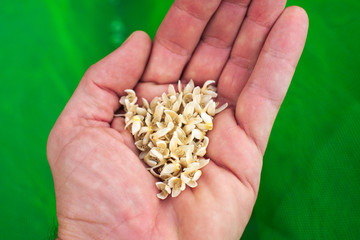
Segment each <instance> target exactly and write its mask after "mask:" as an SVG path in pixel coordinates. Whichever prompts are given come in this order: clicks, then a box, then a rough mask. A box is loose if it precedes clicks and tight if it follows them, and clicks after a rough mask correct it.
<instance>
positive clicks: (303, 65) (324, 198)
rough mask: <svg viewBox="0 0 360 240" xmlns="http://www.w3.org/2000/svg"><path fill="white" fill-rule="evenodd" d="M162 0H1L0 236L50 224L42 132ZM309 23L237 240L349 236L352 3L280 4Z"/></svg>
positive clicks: (149, 26) (358, 152) (355, 97)
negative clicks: (87, 75) (302, 12)
mask: <svg viewBox="0 0 360 240" xmlns="http://www.w3.org/2000/svg"><path fill="white" fill-rule="evenodd" d="M171 2H172V1H168V0H151V1H150V0H142V1H140V0H137V1H125V0H123V1H121V0H107V1H104V0H79V1H70V0H62V1H59V0H38V1H35V0H24V1H10V0H2V1H1V4H0V66H1V70H0V81H1V86H0V113H1V116H0V134H1V138H0V239H6V240H7V239H9V240H12V239H48V237H49V236H51V233H52V232H53V230H54V226H56V212H55V197H54V189H53V182H52V176H51V172H50V169H49V166H48V164H47V160H46V141H47V135H48V133H49V131H50V129H51V127H52V126H53V124H54V122H55V120H56V118H57V117H58V115H59V114H60V112H61V110H62V109H63V107H64V105H65V104H66V102H67V100H68V99H69V97H70V96H71V94H72V92H73V91H74V89H75V87H76V86H77V83H78V81H79V79H80V78H81V77H82V75H83V74H84V72H85V70H86V69H87V68H88V67H89V66H90V65H91V64H92V63H94V62H96V61H98V60H99V59H101V58H102V57H104V56H105V55H107V54H108V53H109V52H111V51H112V50H114V49H115V48H116V47H117V46H119V45H120V44H121V42H122V41H123V40H124V39H125V38H126V36H128V35H129V34H130V33H131V32H132V31H134V30H138V29H141V30H144V31H146V32H148V33H149V34H150V36H152V37H153V36H154V34H155V31H156V29H157V27H158V25H159V24H160V22H161V20H162V18H163V17H164V15H165V14H166V11H167V10H168V8H169V6H170V5H171ZM288 5H300V6H302V7H303V8H305V9H306V10H307V12H308V14H309V18H310V29H309V36H308V40H307V44H306V47H305V50H304V54H303V56H302V58H301V60H300V63H299V66H298V68H297V71H296V73H295V76H294V79H293V83H292V84H291V86H290V89H289V92H288V95H287V97H286V99H285V102H284V104H283V106H282V108H281V110H280V113H279V116H278V118H277V120H276V122H275V126H274V128H273V132H272V135H271V138H270V142H269V145H268V149H267V152H266V155H265V157H264V168H263V172H262V182H261V186H260V192H259V197H258V200H257V203H256V205H255V208H254V212H253V215H252V218H251V220H250V222H249V224H248V226H247V228H246V230H245V233H244V235H243V238H242V239H360V161H359V160H360V139H359V136H360V14H359V11H360V2H359V1H355V0H354V1H351V0H347V1H335V0H330V1H329V0H328V1H325V0H317V1H313V0H303V1H295V0H293V1H289V2H288Z"/></svg>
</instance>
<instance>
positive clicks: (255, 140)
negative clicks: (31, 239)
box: [48, 0, 308, 239]
mask: <svg viewBox="0 0 360 240" xmlns="http://www.w3.org/2000/svg"><path fill="white" fill-rule="evenodd" d="M284 6H285V1H284V0H281V1H271V0H253V1H251V2H250V0H226V1H225V0H223V1H220V0H211V1H209V0H199V1H191V0H177V1H175V3H174V4H173V6H172V7H171V9H170V10H169V12H168V14H167V16H166V17H165V19H164V21H163V23H162V25H161V26H160V27H159V30H158V32H157V35H156V37H155V39H154V43H153V44H152V43H151V40H150V39H149V37H148V36H147V35H146V34H145V33H143V32H135V33H134V34H133V35H132V36H131V37H130V38H129V39H128V40H127V41H126V42H125V43H124V44H123V46H121V47H120V48H119V49H117V50H116V51H114V52H113V53H111V54H110V55H109V56H107V57H106V58H104V59H103V60H101V61H100V62H98V63H96V64H94V65H93V66H92V67H90V68H89V70H88V71H87V72H86V74H85V75H84V77H83V79H82V81H81V82H80V84H79V86H78V88H77V89H76V91H75V93H74V95H73V96H72V98H71V99H70V101H69V102H68V104H67V106H66V107H65V109H64V111H63V113H62V114H61V116H60V117H59V119H58V121H57V123H56V124H55V126H54V128H53V130H52V132H51V134H50V136H49V140H48V159H49V163H50V166H51V170H52V172H53V177H54V183H55V191H56V201H57V214H58V221H59V238H60V239H238V238H239V237H240V236H241V234H242V232H243V230H244V228H245V226H246V224H247V222H248V220H249V218H250V215H251V212H252V208H253V206H254V203H255V200H256V196H257V192H258V188H259V182H260V172H261V166H262V158H263V154H264V152H265V149H266V145H267V141H268V138H269V135H270V131H271V128H272V124H273V121H274V119H275V117H276V114H277V112H278V110H279V107H280V105H281V103H282V100H283V98H284V96H285V93H286V91H287V88H288V86H289V84H290V81H291V78H292V76H293V73H294V71H295V67H296V64H297V62H298V60H299V57H300V55H301V52H302V48H303V46H304V42H305V38H306V33H307V27H308V21H307V16H306V13H305V12H304V11H303V10H302V9H301V8H298V7H290V8H287V9H285V10H284ZM179 78H181V79H182V80H184V81H188V80H190V79H193V80H194V82H195V83H196V84H197V85H202V83H204V82H205V81H206V80H208V79H215V80H216V81H217V86H218V93H219V101H221V102H228V103H229V105H230V107H229V108H228V109H227V110H225V111H224V112H222V113H220V114H219V115H218V116H216V117H215V120H214V129H213V131H211V132H210V133H209V138H210V143H209V146H208V152H207V157H208V158H210V159H211V161H210V163H209V164H208V165H207V166H206V167H205V168H204V170H203V175H202V176H201V178H200V180H199V181H198V182H199V186H198V187H197V188H195V189H190V188H187V189H186V190H185V191H184V192H182V193H181V194H180V196H178V197H177V198H171V197H169V198H168V199H166V200H165V201H162V200H159V199H158V198H157V197H156V194H157V192H158V190H157V188H156V186H155V182H156V179H155V178H154V177H153V176H152V175H151V174H150V173H149V172H148V171H147V170H146V169H145V167H144V165H143V163H142V162H141V161H140V160H139V158H138V156H137V153H136V149H135V147H134V143H133V140H132V136H131V134H130V133H128V132H127V131H126V130H124V122H123V119H121V118H114V117H113V116H114V112H115V111H116V110H117V109H118V108H119V102H118V101H119V96H121V95H123V94H124V90H125V89H129V88H135V89H136V92H137V94H138V95H139V96H142V97H145V98H148V99H151V98H152V97H154V96H157V95H161V93H163V92H164V91H166V89H167V86H168V84H171V83H176V82H177V80H178V79H179Z"/></svg>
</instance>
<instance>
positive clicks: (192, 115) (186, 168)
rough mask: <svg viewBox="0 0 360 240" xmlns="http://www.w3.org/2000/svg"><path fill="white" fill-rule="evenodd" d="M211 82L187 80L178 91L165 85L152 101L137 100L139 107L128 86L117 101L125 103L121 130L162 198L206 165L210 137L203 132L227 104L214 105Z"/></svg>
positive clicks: (174, 193)
mask: <svg viewBox="0 0 360 240" xmlns="http://www.w3.org/2000/svg"><path fill="white" fill-rule="evenodd" d="M213 83H215V81H213V80H209V81H206V82H205V84H204V85H203V87H201V88H200V87H199V86H196V87H195V86H194V82H193V81H192V80H191V81H190V82H189V83H188V84H187V85H186V86H185V87H184V89H182V85H181V82H180V81H179V84H178V92H177V91H176V90H175V88H174V86H173V85H169V90H168V94H166V93H163V94H162V96H161V97H155V98H154V99H153V100H152V101H151V103H150V104H149V102H148V101H147V100H146V99H144V98H143V99H142V106H141V107H140V106H139V105H138V104H137V101H138V98H137V96H136V93H135V92H134V91H133V90H126V91H125V92H126V93H127V96H123V97H121V99H120V103H121V104H122V105H123V106H124V110H125V114H124V115H123V116H125V123H126V126H125V128H127V129H129V130H130V131H131V133H132V135H133V136H134V140H135V145H136V147H137V149H139V150H140V155H139V157H140V159H142V160H143V161H144V162H145V163H146V165H147V166H149V168H148V170H149V171H150V172H151V173H152V174H153V175H154V176H155V177H157V178H158V179H160V180H161V181H159V182H157V183H156V186H157V188H158V189H159V190H160V193H158V194H157V196H158V197H159V198H160V199H165V198H166V197H167V196H168V195H169V194H171V196H172V197H177V196H178V195H179V194H180V193H181V191H184V190H185V188H186V185H187V186H189V187H191V188H194V187H196V186H197V182H196V181H197V180H198V179H199V178H200V176H201V173H202V172H201V170H200V169H201V168H202V167H204V166H205V165H206V164H208V162H209V159H204V158H203V157H204V155H205V154H206V148H207V146H208V143H209V138H208V137H206V132H207V131H210V130H212V128H213V117H214V116H215V115H216V114H217V113H219V112H221V111H222V110H224V109H225V108H226V107H227V104H224V105H223V106H221V107H219V108H217V106H218V103H216V102H214V100H213V99H214V98H216V97H217V93H216V87H214V86H213V85H211V84H213Z"/></svg>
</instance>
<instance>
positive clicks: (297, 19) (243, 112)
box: [236, 7, 308, 153]
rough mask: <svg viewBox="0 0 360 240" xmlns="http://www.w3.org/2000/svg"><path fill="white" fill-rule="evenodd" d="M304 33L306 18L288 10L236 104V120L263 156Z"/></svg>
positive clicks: (302, 13)
mask: <svg viewBox="0 0 360 240" xmlns="http://www.w3.org/2000/svg"><path fill="white" fill-rule="evenodd" d="M307 29H308V18H307V15H306V12H305V11H304V10H303V9H302V8H299V7H289V8H287V9H286V10H285V11H284V12H283V14H282V15H281V17H280V18H279V20H278V21H277V22H276V24H275V25H274V27H273V29H272V30H271V32H270V34H269V37H268V39H267V40H266V43H265V45H264V47H263V49H262V51H261V53H260V56H259V59H258V61H257V63H256V66H255V68H254V71H253V73H252V75H251V77H250V79H249V81H248V82H247V84H246V86H245V87H244V90H243V91H242V92H241V94H240V96H239V99H238V101H237V106H236V119H237V121H238V123H239V124H240V126H242V127H243V128H244V130H245V131H246V132H247V134H248V135H249V136H250V137H251V138H252V139H253V140H254V142H255V143H256V144H257V146H258V147H259V149H260V150H261V152H262V153H264V151H265V148H266V145H267V141H268V138H269V135H270V131H271V128H272V125H273V122H274V120H275V117H276V115H277V113H278V110H279V108H280V105H281V103H282V101H283V99H284V97H285V94H286V91H287V89H288V87H289V84H290V82H291V78H292V76H293V74H294V71H295V68H296V65H297V63H298V61H299V58H300V55H301V52H302V50H303V47H304V44H305V40H306V35H307Z"/></svg>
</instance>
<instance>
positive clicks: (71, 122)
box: [47, 31, 151, 160]
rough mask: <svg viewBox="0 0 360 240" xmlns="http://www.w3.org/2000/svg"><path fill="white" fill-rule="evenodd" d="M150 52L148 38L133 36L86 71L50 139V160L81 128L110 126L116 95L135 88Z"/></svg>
mask: <svg viewBox="0 0 360 240" xmlns="http://www.w3.org/2000/svg"><path fill="white" fill-rule="evenodd" d="M150 50H151V39H150V38H149V36H148V35H147V34H146V33H144V32H140V31H139V32H134V33H133V34H132V35H131V36H130V37H129V38H128V39H127V40H126V41H125V42H124V43H123V44H122V46H121V47H119V48H118V49H116V50H115V51H114V52H112V53H111V54H109V55H108V56H106V57H105V58H104V59H102V60H101V61H99V62H97V63H95V64H94V65H92V66H91V67H90V68H89V69H88V70H87V72H86V73H85V75H84V77H83V78H82V79H81V81H80V83H79V85H78V87H77V88H76V90H75V92H74V94H73V96H72V97H71V99H70V100H69V102H68V103H67V105H66V106H65V109H64V110H63V112H62V113H61V115H60V117H59V118H58V120H57V122H56V124H55V126H54V127H53V129H52V131H51V133H50V135H49V139H48V145H47V150H48V151H47V152H48V157H49V160H50V159H55V158H56V156H57V154H58V153H59V150H60V149H61V148H62V147H63V146H65V145H66V144H67V143H68V142H69V141H71V139H72V138H73V137H74V136H76V135H77V134H78V133H79V131H81V129H83V128H84V127H95V126H104V127H107V126H110V122H111V121H112V119H113V116H114V111H116V109H118V108H119V95H121V94H123V92H124V90H125V89H128V88H133V87H134V86H135V85H136V84H137V82H138V81H139V79H140V78H141V76H142V74H143V72H144V69H145V66H146V63H147V60H148V57H149V55H150Z"/></svg>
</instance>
